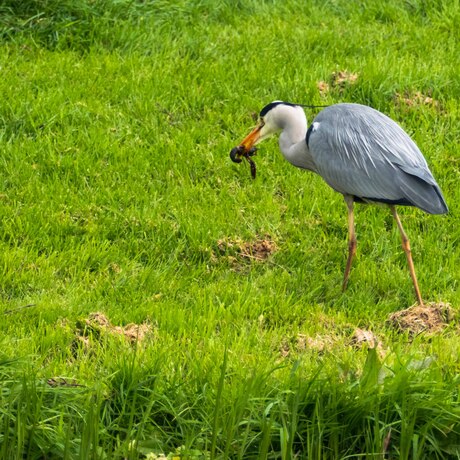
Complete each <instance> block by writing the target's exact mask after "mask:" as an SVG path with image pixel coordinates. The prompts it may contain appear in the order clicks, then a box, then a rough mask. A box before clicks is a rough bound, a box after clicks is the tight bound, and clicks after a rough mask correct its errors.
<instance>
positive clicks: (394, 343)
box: [0, 0, 460, 459]
mask: <svg viewBox="0 0 460 460" xmlns="http://www.w3.org/2000/svg"><path fill="white" fill-rule="evenodd" d="M0 18H1V19H0V27H1V30H0V34H1V36H2V39H3V40H2V45H1V48H0V68H1V76H2V78H1V80H0V94H2V97H1V98H0V143H1V147H2V157H1V160H0V174H1V177H2V182H3V186H2V190H1V191H0V193H1V195H0V212H1V216H2V225H1V228H0V269H1V277H0V317H1V318H2V321H1V324H0V382H1V386H0V458H5V459H22V458H31V459H39V458H47V459H54V458H67V459H105V458H107V459H124V458H128V459H136V458H146V457H147V458H156V455H159V454H160V453H164V454H165V455H168V454H169V455H170V457H173V456H174V455H176V456H179V457H180V458H191V459H198V458H220V459H225V458H241V459H243V458H244V459H246V458H270V459H271V458H282V459H289V458H308V459H345V458H366V459H382V458H391V459H396V458H398V459H434V458H438V459H442V458H459V457H460V407H459V383H460V382H459V376H458V370H459V367H460V360H459V352H460V340H459V339H458V321H457V320H454V321H453V322H452V323H451V324H450V325H449V327H448V328H447V329H445V330H443V331H441V332H437V333H434V334H420V335H418V336H416V337H411V336H410V335H409V334H399V333H397V332H395V331H394V330H393V329H392V328H391V327H390V326H389V325H388V323H387V319H388V317H389V315H390V314H391V313H392V312H394V311H398V310H401V309H404V308H407V307H409V306H410V305H412V304H413V303H414V293H413V289H412V284H411V281H410V278H409V273H408V269H407V265H406V260H405V256H404V253H403V252H402V250H401V246H400V240H399V235H398V232H397V229H396V228H395V226H394V225H393V223H392V220H391V216H390V215H389V211H388V210H387V209H385V208H384V207H362V206H358V207H357V212H356V223H357V236H358V257H357V258H356V260H355V262H354V266H353V269H352V273H351V278H350V283H349V287H348V290H347V291H346V292H345V293H343V294H342V293H341V290H340V288H341V281H342V279H341V278H342V274H343V269H344V265H345V261H346V250H347V242H346V238H347V227H346V207H345V205H344V203H343V200H342V198H341V196H339V195H338V194H336V193H334V192H333V191H332V190H331V189H329V188H328V186H327V185H326V184H325V183H324V182H323V181H322V179H321V178H320V177H318V176H314V175H312V174H309V173H306V172H303V171H300V170H297V169H295V168H293V167H291V166H290V165H289V164H287V163H286V162H285V161H284V160H283V159H282V157H281V155H280V154H279V153H278V149H277V143H276V140H272V141H267V142H265V143H264V144H262V146H261V149H260V151H259V153H258V156H257V157H256V162H257V166H258V177H257V179H256V180H255V181H252V179H251V177H250V174H249V170H248V168H247V165H246V164H243V165H240V166H238V165H235V164H233V163H231V161H230V159H229V157H228V153H229V151H230V149H231V148H232V147H233V146H234V145H236V143H237V142H239V141H240V140H241V139H242V137H243V136H244V135H246V133H247V132H248V130H249V128H250V127H251V125H252V124H253V123H254V120H253V113H254V112H258V111H259V110H260V109H261V108H262V107H263V106H264V105H265V104H266V103H268V102H270V101H272V100H276V99H283V100H288V101H294V102H302V103H306V104H331V103H336V102H342V101H348V102H358V103H363V104H368V105H371V106H373V107H375V108H377V109H379V110H381V111H383V112H384V113H386V114H388V115H389V116H391V117H392V118H393V119H395V120H397V121H398V122H399V123H400V124H401V125H402V126H403V127H404V128H405V129H406V130H407V131H408V132H409V133H410V134H411V135H412V136H413V138H414V139H415V141H416V142H417V144H418V145H419V146H420V148H421V150H422V151H423V153H424V155H425V157H426V158H427V161H428V163H429V165H430V167H431V170H432V172H433V174H434V176H435V177H436V179H437V180H438V183H439V184H440V186H441V188H442V190H443V192H444V194H445V197H446V200H447V203H448V205H449V207H450V213H449V214H448V215H447V216H429V215H427V214H424V213H422V212H421V211H419V210H416V209H411V208H401V209H400V215H401V218H402V221H403V224H404V226H405V228H406V231H407V233H408V235H409V237H410V239H411V244H412V250H413V256H414V261H415V267H416V271H417V274H418V277H419V283H420V286H421V290H422V295H423V296H424V298H425V299H426V300H427V301H443V302H448V303H450V304H451V305H452V307H453V308H454V310H455V311H456V310H457V308H458V306H459V305H460V290H459V280H460V267H459V260H460V249H459V242H460V226H459V223H460V214H459V211H458V206H457V203H459V202H460V189H459V187H458V184H459V180H460V157H459V139H460V111H459V104H458V101H459V100H460V80H459V78H458V75H459V72H460V67H459V60H458V56H459V55H460V46H459V38H460V36H459V30H460V4H459V2H458V1H454V0H451V1H447V0H438V1H436V2H425V1H422V0H410V1H406V2H404V3H402V2H397V1H388V2H386V3H385V4H383V3H382V2H380V1H377V0H375V1H374V0H367V1H364V2H345V1H322V2H319V1H309V2H303V3H302V2H295V1H287V0H284V1H277V0H273V1H266V2H259V1H257V2H256V1H251V0H241V1H238V2H230V1H221V2H214V1H210V0H201V1H198V0H196V1H187V2H186V1H180V0H175V1H171V2H166V1H158V2H137V1H129V2H128V1H115V0H110V1H109V0H106V1H104V2H91V1H89V0H87V1H83V0H82V1H79V2H67V1H65V2H62V1H57V0H41V1H39V0H35V1H28V2H15V1H5V2H3V3H2V6H0ZM340 70H348V71H350V72H354V73H357V74H358V79H357V81H356V83H355V84H351V85H348V86H346V87H345V88H343V89H340V88H332V89H331V91H330V92H329V93H328V94H326V95H321V94H320V92H319V91H318V87H317V83H318V82H319V81H330V78H331V74H332V73H333V72H337V71H340ZM417 92H420V93H422V94H423V95H425V96H429V97H431V98H433V99H434V100H435V101H436V104H423V103H418V104H415V105H412V106H408V105H407V104H405V103H404V102H401V101H400V99H398V96H397V95H398V94H399V95H402V96H404V95H407V96H410V95H414V94H416V93H417ZM402 96H401V97H402ZM315 113H316V111H313V110H308V111H307V115H308V118H309V119H310V120H311V119H312V117H314V115H315ZM262 238H266V239H269V240H271V241H272V242H274V243H275V244H276V246H277V248H278V250H277V251H276V252H274V253H273V254H272V255H271V256H270V257H269V258H268V259H267V260H264V261H257V260H252V259H250V258H243V259H241V257H239V255H238V250H237V249H236V248H235V247H230V246H228V247H227V246H225V244H222V241H227V242H235V241H237V240H241V241H243V242H252V241H256V240H258V239H262ZM235 258H236V261H235ZM31 304H32V306H30V305H31ZM28 305H29V306H28ZM24 306H28V307H27V308H21V307H24ZM97 311H99V312H103V313H104V314H105V315H106V316H107V317H108V318H109V319H110V321H111V322H112V324H114V325H120V326H122V325H126V324H128V323H131V322H135V323H143V322H147V323H149V324H150V325H151V327H152V331H153V332H152V334H151V336H150V337H149V338H148V339H147V340H144V341H142V342H139V343H138V344H137V345H131V344H129V342H128V341H127V340H125V339H124V338H123V337H120V336H118V335H116V334H110V333H108V332H106V331H104V330H103V329H101V330H99V329H95V330H92V331H87V334H88V340H89V343H90V344H89V345H84V343H83V342H81V341H79V340H77V339H76V336H77V333H78V324H82V320H84V319H85V318H87V317H88V316H89V314H90V313H91V312H97ZM83 322H84V321H83ZM357 327H359V328H364V329H369V330H372V331H373V332H374V333H375V334H377V335H378V337H379V339H380V341H381V344H382V347H381V350H380V351H376V350H375V349H369V350H368V349H367V347H366V346H364V347H362V348H361V347H356V346H354V345H353V344H352V336H353V332H354V330H355V329H356V328H357ZM318 344H320V345H318ZM321 344H323V345H324V348H323V345H321ZM49 379H55V380H56V381H58V382H60V383H61V384H58V385H54V384H52V381H51V380H49Z"/></svg>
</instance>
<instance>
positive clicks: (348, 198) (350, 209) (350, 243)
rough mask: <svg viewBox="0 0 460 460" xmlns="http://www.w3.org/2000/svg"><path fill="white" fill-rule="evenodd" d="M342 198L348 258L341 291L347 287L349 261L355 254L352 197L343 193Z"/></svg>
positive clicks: (349, 268)
mask: <svg viewBox="0 0 460 460" xmlns="http://www.w3.org/2000/svg"><path fill="white" fill-rule="evenodd" d="M344 198H345V203H347V208H348V260H347V266H346V267H345V273H344V275H343V284H342V292H343V291H345V289H346V288H347V284H348V277H349V276H350V270H351V262H352V261H353V257H354V256H355V254H356V235H355V217H354V213H353V203H354V198H353V197H352V196H350V195H344Z"/></svg>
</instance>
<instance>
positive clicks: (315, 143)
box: [307, 104, 447, 214]
mask: <svg viewBox="0 0 460 460" xmlns="http://www.w3.org/2000/svg"><path fill="white" fill-rule="evenodd" d="M307 143H308V147H309V150H310V154H311V156H312V158H313V160H314V162H315V165H316V169H317V172H318V174H320V175H321V176H322V177H323V178H324V180H325V181H326V182H327V183H328V184H329V185H330V186H331V187H332V188H333V189H335V190H337V191H338V192H340V193H343V194H348V195H353V196H355V197H356V198H359V199H362V200H364V201H378V202H384V203H393V204H406V205H412V206H417V207H419V208H420V209H423V210H424V211H426V212H429V213H432V214H441V213H445V212H447V206H446V203H445V201H444V198H443V196H442V193H441V190H440V189H439V186H438V185H437V183H436V181H435V179H434V178H433V176H432V174H431V172H430V170H429V168H428V165H427V163H426V161H425V159H424V157H423V155H422V153H421V152H420V150H419V149H418V147H417V146H416V145H415V143H414V142H413V141H412V139H411V138H410V137H409V136H408V135H407V133H406V132H405V131H404V130H403V129H402V128H401V127H400V126H399V125H398V124H397V123H396V122H394V121H393V120H391V119H390V118H388V117H387V116H386V115H384V114H382V113H380V112H378V111H377V110H374V109H372V108H370V107H367V106H362V105H359V104H336V105H334V106H331V107H329V108H327V109H324V110H323V111H322V112H321V113H320V114H319V115H318V116H317V117H316V118H315V120H314V121H313V123H312V125H311V127H310V129H309V133H308V141H307Z"/></svg>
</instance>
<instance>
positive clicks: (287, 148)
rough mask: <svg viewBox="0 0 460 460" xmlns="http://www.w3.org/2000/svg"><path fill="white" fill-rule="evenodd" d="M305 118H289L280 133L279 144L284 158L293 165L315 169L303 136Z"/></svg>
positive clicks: (304, 132) (305, 124)
mask: <svg viewBox="0 0 460 460" xmlns="http://www.w3.org/2000/svg"><path fill="white" fill-rule="evenodd" d="M306 134H307V122H306V120H291V122H290V123H288V124H287V125H286V127H285V128H284V129H283V131H282V132H281V134H280V138H279V146H280V150H281V152H282V154H283V156H284V158H285V159H286V160H287V161H289V163H291V164H292V165H294V166H297V167H298V168H302V169H308V170H310V171H316V166H315V163H314V162H313V159H312V157H311V154H310V151H309V150H308V146H307V142H306V140H305V136H306Z"/></svg>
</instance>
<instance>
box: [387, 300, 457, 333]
mask: <svg viewBox="0 0 460 460" xmlns="http://www.w3.org/2000/svg"><path fill="white" fill-rule="evenodd" d="M453 317H454V312H453V310H452V307H451V306H450V305H449V304H447V303H444V302H431V303H427V304H425V305H414V306H412V307H410V308H407V309H406V310H401V311H397V312H395V313H392V314H391V315H390V317H389V318H388V321H387V322H388V324H390V325H391V326H393V327H394V328H395V329H396V330H397V331H399V332H406V331H407V332H409V333H410V334H420V333H421V332H430V333H433V332H439V331H441V330H442V329H444V328H445V327H447V326H448V324H449V323H450V322H451V321H452V320H453Z"/></svg>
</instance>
